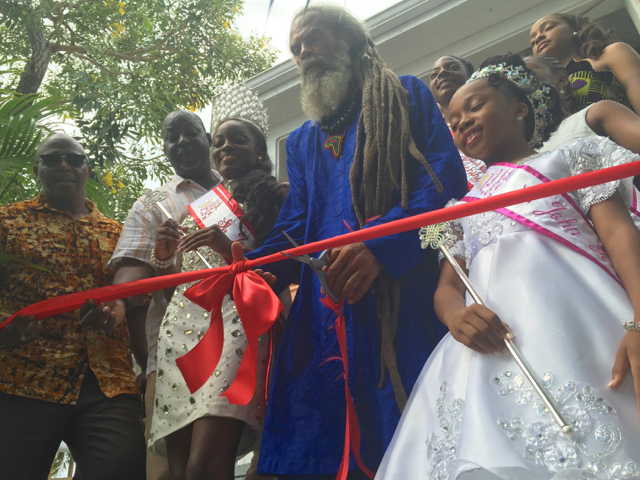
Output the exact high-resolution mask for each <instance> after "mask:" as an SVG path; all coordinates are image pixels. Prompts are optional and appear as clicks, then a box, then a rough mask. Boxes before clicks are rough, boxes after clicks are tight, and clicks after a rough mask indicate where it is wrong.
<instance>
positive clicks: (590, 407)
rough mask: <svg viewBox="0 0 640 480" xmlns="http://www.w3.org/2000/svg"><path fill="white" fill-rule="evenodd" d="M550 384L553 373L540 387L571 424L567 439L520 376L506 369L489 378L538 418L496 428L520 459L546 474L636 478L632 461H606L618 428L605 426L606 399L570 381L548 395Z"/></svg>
mask: <svg viewBox="0 0 640 480" xmlns="http://www.w3.org/2000/svg"><path fill="white" fill-rule="evenodd" d="M553 380H554V379H553V374H552V373H546V374H545V375H543V377H542V384H543V385H544V387H545V388H546V390H547V391H548V392H549V394H550V395H551V397H552V398H553V399H554V400H555V403H556V405H558V406H559V407H560V410H561V411H562V413H563V415H564V416H565V418H566V419H567V420H568V421H569V423H571V426H572V427H573V429H574V433H573V434H572V435H571V436H565V435H563V434H562V432H561V431H560V428H559V427H558V425H557V424H556V423H555V422H554V421H553V418H552V417H551V414H550V412H549V410H548V409H547V408H546V406H545V405H544V403H543V402H542V400H540V399H539V398H537V397H536V396H535V395H534V393H533V388H532V387H530V386H528V385H526V384H525V382H524V380H523V378H522V377H521V376H520V375H517V374H512V373H511V372H509V371H507V372H503V373H500V374H499V375H497V376H496V377H494V378H492V379H491V382H492V383H493V384H494V385H496V386H498V387H499V388H500V390H499V391H498V392H497V393H498V395H500V396H503V397H504V396H510V395H514V394H515V396H514V399H515V402H516V404H517V405H519V406H521V407H525V406H526V405H529V404H531V407H532V408H533V410H534V411H535V412H536V414H537V415H538V416H539V417H540V419H539V420H537V421H534V422H531V423H528V424H527V423H525V422H524V421H523V420H522V419H521V418H520V417H513V418H512V419H511V421H508V420H505V419H500V420H498V425H499V426H500V428H502V429H503V430H505V431H506V432H507V434H508V436H509V438H510V439H511V440H512V441H513V442H515V443H517V444H518V445H519V448H522V452H523V456H524V458H526V459H527V460H529V461H530V462H532V463H535V464H536V465H539V466H541V467H545V468H546V469H547V470H548V471H550V472H561V471H563V470H566V469H576V470H579V471H581V472H583V473H584V475H583V477H584V478H592V479H602V480H621V479H626V478H631V477H634V476H636V475H638V474H639V473H640V472H638V470H637V466H636V464H635V463H634V462H633V461H631V460H628V461H626V462H624V463H620V462H611V456H612V455H613V454H614V453H615V452H616V451H617V449H618V446H619V445H620V443H621V441H622V432H621V431H620V428H618V426H617V425H615V424H614V423H609V422H610V421H611V420H612V418H611V416H615V415H616V411H615V410H614V409H613V408H612V407H611V406H610V405H608V404H607V402H606V400H604V399H603V398H601V397H596V396H595V395H594V394H593V393H594V389H593V388H592V387H591V386H588V385H587V386H584V387H583V388H582V389H580V388H579V387H578V385H577V384H576V383H575V382H571V381H569V382H565V383H564V384H562V385H561V386H560V387H559V388H558V389H557V391H556V392H552V391H551V387H552V385H553ZM534 397H535V400H534V401H533V402H531V400H532V399H533V398H534ZM610 419H611V420H610Z"/></svg>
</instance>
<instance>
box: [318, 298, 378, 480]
mask: <svg viewBox="0 0 640 480" xmlns="http://www.w3.org/2000/svg"><path fill="white" fill-rule="evenodd" d="M320 301H321V302H322V304H323V305H324V306H325V307H327V308H329V309H331V310H333V313H335V314H336V315H337V318H336V322H335V328H336V335H337V336H338V345H339V346H340V356H341V357H342V363H343V364H344V396H345V399H346V402H347V421H346V427H345V435H344V450H343V451H342V462H341V463H340V469H339V470H338V476H337V477H336V480H346V479H347V475H348V474H349V451H350V449H351V451H353V457H354V458H355V459H356V463H357V464H358V467H360V470H362V471H363V472H364V474H365V475H366V476H367V477H369V478H373V477H375V474H374V473H373V472H372V471H371V470H369V469H368V468H367V467H365V466H364V464H363V463H362V459H361V458H360V425H359V424H358V415H357V414H356V407H355V405H354V404H353V397H352V396H351V389H350V388H349V357H347V329H346V326H345V321H344V315H343V314H342V302H339V303H335V302H334V301H333V300H331V299H330V298H329V297H323V298H321V299H320Z"/></svg>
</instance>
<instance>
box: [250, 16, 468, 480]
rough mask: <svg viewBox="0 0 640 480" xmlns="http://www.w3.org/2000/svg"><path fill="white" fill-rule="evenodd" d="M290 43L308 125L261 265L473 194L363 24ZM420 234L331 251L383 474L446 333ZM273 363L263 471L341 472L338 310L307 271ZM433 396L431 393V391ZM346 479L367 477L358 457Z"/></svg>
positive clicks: (414, 84)
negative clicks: (299, 246) (407, 407)
mask: <svg viewBox="0 0 640 480" xmlns="http://www.w3.org/2000/svg"><path fill="white" fill-rule="evenodd" d="M290 48H291V52H292V54H293V56H294V59H295V61H296V63H297V64H298V66H299V68H300V70H301V74H302V92H301V100H302V108H303V110H304V111H305V113H307V115H308V116H309V117H311V121H309V122H307V123H305V124H304V125H303V126H302V127H300V128H299V129H297V130H295V131H294V132H293V133H292V134H291V135H290V136H289V139H288V141H287V167H288V171H289V181H290V184H291V189H290V192H289V195H288V197H287V200H286V202H285V204H284V206H283V208H282V210H281V212H280V216H279V217H278V220H277V222H276V225H275V227H274V229H273V230H272V233H271V236H270V238H269V239H267V241H266V243H265V246H264V247H262V248H260V249H258V250H256V251H255V252H253V253H252V254H250V255H248V256H249V257H251V258H256V257H260V256H263V255H265V254H267V253H271V252H274V251H278V250H283V249H285V248H287V247H289V246H290V244H289V243H288V241H287V239H286V238H285V237H284V236H283V234H282V231H286V232H287V233H289V234H290V235H291V236H292V237H293V238H294V239H295V240H297V241H298V242H299V243H309V242H312V241H317V240H321V239H324V238H329V237H333V236H335V235H339V234H343V233H346V232H347V231H348V230H350V229H360V228H367V227H370V226H372V225H379V224H382V223H386V222H390V221H392V220H396V219H399V218H404V217H407V216H410V215H415V214H418V213H423V212H425V211H429V210H434V209H438V208H441V207H443V206H444V204H445V203H446V202H447V201H448V200H449V199H451V198H453V197H456V198H457V197H459V196H463V195H464V194H465V192H466V180H465V174H464V169H463V167H462V163H461V161H460V157H459V155H458V151H457V149H456V148H455V146H454V145H453V142H452V140H451V134H450V133H449V131H448V129H447V126H446V125H445V123H444V121H443V120H442V115H440V113H439V111H438V107H437V105H436V103H435V101H434V100H433V97H432V95H431V92H430V91H429V90H428V88H427V87H426V86H425V85H424V83H422V82H421V81H420V80H418V79H417V78H415V77H402V78H400V79H399V78H398V77H397V76H395V75H394V74H393V72H391V71H390V70H389V69H388V68H387V67H386V65H385V64H384V62H383V60H382V59H381V58H380V56H379V54H378V52H377V50H376V47H375V46H374V44H373V42H372V40H371V37H370V36H369V34H368V32H367V30H366V27H365V26H364V25H363V24H362V23H361V22H359V21H358V20H356V19H355V18H354V17H353V16H352V15H350V14H349V13H348V12H346V11H345V10H344V9H342V8H339V7H329V6H310V7H309V8H308V9H307V10H306V12H304V13H302V12H301V13H299V14H298V15H296V16H295V17H294V20H293V23H292V28H291V36H290ZM436 257H437V256H436V253H435V252H432V251H426V250H422V249H421V248H420V243H419V239H418V235H417V233H416V232H415V231H413V232H407V233H404V234H398V235H391V236H388V237H385V238H380V239H376V240H370V241H366V242H364V243H359V244H354V245H349V246H346V247H341V248H336V249H334V250H333V251H332V253H331V256H330V259H331V261H332V265H331V267H330V268H329V270H328V274H327V282H328V285H329V288H330V289H331V291H332V292H333V293H335V294H336V295H339V296H340V297H341V298H342V299H344V316H345V321H346V330H347V344H348V362H349V365H348V366H349V372H350V375H349V386H350V389H351V394H352V396H353V399H354V403H355V408H356V413H357V417H358V422H359V425H360V440H361V449H360V450H361V452H360V453H361V456H362V460H363V462H364V464H365V466H367V467H368V468H369V469H372V470H375V468H376V467H377V466H378V464H379V463H380V460H381V459H382V455H383V453H384V451H385V449H386V447H387V446H388V443H389V441H390V440H391V437H392V435H393V432H394V430H395V427H396V425H397V423H398V420H399V419H400V413H401V409H402V408H403V407H404V404H405V402H406V400H407V395H408V394H409V393H410V391H411V388H412V387H413V384H414V382H415V380H416V378H417V376H418V374H419V372H420V370H421V368H422V366H423V365H424V362H425V361H426V359H427V357H428V355H429V353H430V352H431V350H432V349H433V347H434V346H435V345H436V343H437V342H438V340H439V339H440V337H441V335H443V334H444V333H445V329H444V327H443V326H442V325H441V324H440V322H439V321H438V320H437V318H436V316H435V313H434V312H433V306H432V300H433V294H434V292H435V289H436V286H437V281H438V274H439V269H438V265H437V258H436ZM267 270H268V271H269V272H271V273H273V274H275V275H276V276H277V278H278V280H277V283H276V286H275V288H276V290H281V289H283V288H284V287H285V286H287V285H288V284H290V283H292V282H295V281H297V280H298V279H297V278H296V276H298V275H300V273H299V270H297V263H296V262H293V261H292V260H289V261H285V262H279V263H276V264H272V265H268V266H267ZM299 282H300V288H299V290H298V294H297V298H296V301H295V303H294V305H293V307H292V310H291V313H290V315H289V318H288V320H287V323H286V325H285V332H284V335H283V340H282V344H281V347H280V352H279V355H278V358H277V360H276V362H275V366H274V369H275V370H274V376H273V380H272V387H271V395H270V398H269V404H268V407H267V418H266V423H265V430H264V436H263V443H262V453H261V457H260V464H259V472H264V473H269V474H276V475H280V476H285V477H286V478H287V479H297V478H301V479H302V478H304V479H314V480H315V479H318V480H319V479H325V478H329V479H330V478H332V477H335V473H336V472H337V471H338V468H339V466H340V462H341V459H342V452H343V447H344V441H345V415H346V401H345V390H344V383H343V380H342V378H343V377H342V376H341V375H342V374H343V373H344V368H343V365H342V364H341V362H339V361H335V357H336V356H339V349H338V340H337V338H336V332H335V330H332V329H331V328H330V327H331V326H332V324H333V319H334V318H335V315H334V314H333V312H332V311H331V310H330V309H328V308H326V307H325V306H323V305H321V303H320V298H321V296H322V294H321V291H320V283H319V281H318V278H317V276H316V275H315V274H314V273H313V271H312V270H311V269H310V268H308V267H307V266H306V265H305V266H303V267H302V273H301V275H300V277H299ZM434 388H437V387H434ZM352 468H354V469H355V470H354V471H352V472H351V473H350V475H349V478H358V479H359V478H366V477H364V474H363V473H362V472H361V471H358V470H357V467H356V463H355V462H353V461H352Z"/></svg>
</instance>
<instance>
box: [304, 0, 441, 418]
mask: <svg viewBox="0 0 640 480" xmlns="http://www.w3.org/2000/svg"><path fill="white" fill-rule="evenodd" d="M310 13H314V14H316V15H317V16H316V18H318V19H319V20H320V21H321V22H322V24H323V25H325V26H327V27H328V28H330V29H331V30H332V31H333V32H334V34H336V35H337V36H343V37H348V38H350V39H351V47H350V49H349V56H350V57H351V59H352V62H353V68H354V75H355V80H356V82H357V84H358V87H359V88H360V90H361V91H362V112H361V114H360V118H359V120H358V128H357V135H356V151H355V155H354V159H353V165H352V167H351V172H350V174H349V180H350V183H351V192H352V203H353V207H354V209H355V212H356V216H357V219H358V223H359V224H360V227H362V226H363V225H364V224H365V221H366V220H367V219H369V218H372V217H374V216H377V215H380V216H382V215H385V214H386V213H387V212H388V211H389V210H391V209H392V208H393V207H394V205H395V203H396V201H397V200H396V192H397V191H400V193H401V197H400V198H401V204H402V207H403V208H407V204H408V201H409V195H410V193H411V191H410V187H411V183H412V182H411V181H410V179H412V178H414V176H415V172H416V170H417V168H418V165H419V164H422V165H423V166H424V168H426V170H427V172H428V173H429V175H430V176H431V179H432V180H433V182H434V184H435V185H436V187H437V189H438V193H441V192H442V184H441V183H440V181H439V180H438V178H437V177H436V175H435V173H434V172H433V170H432V169H431V166H430V165H429V162H427V160H426V159H425V158H424V156H423V155H422V153H421V152H420V150H418V148H417V147H416V144H415V142H414V140H413V137H412V135H411V123H410V106H409V99H408V93H407V91H406V90H405V88H404V87H403V86H402V83H401V82H400V80H399V79H398V77H397V76H396V75H395V74H394V73H393V72H392V71H391V70H389V68H387V66H386V64H385V63H384V60H382V57H380V55H379V53H378V51H377V49H376V47H375V45H374V43H373V41H372V40H371V37H370V35H369V32H368V30H367V28H366V27H365V25H364V24H363V23H361V22H360V21H358V20H357V19H356V18H355V17H353V16H352V15H351V14H350V13H348V12H347V11H346V10H344V9H343V8H341V7H336V6H329V5H313V6H309V7H308V8H307V9H306V11H303V12H300V13H299V14H298V15H297V16H296V17H295V18H294V20H293V23H294V25H295V24H296V20H298V19H299V18H300V17H302V16H304V15H308V14H310ZM314 16H315V15H314ZM302 21H303V22H304V19H303V20H302ZM372 291H373V292H374V293H375V297H376V310H377V315H378V317H379V318H380V320H381V324H382V345H381V378H380V385H379V387H380V388H382V387H383V386H384V384H385V383H386V373H387V371H388V372H389V374H390V377H391V381H392V383H393V387H394V392H395V396H396V401H397V403H398V405H399V407H400V409H401V410H402V409H403V408H404V405H405V404H406V402H407V395H406V392H405V391H404V388H403V386H402V383H401V381H400V375H399V372H398V368H397V364H396V356H395V351H394V349H393V339H394V337H395V333H396V330H397V326H398V312H399V307H400V283H399V281H398V280H395V279H393V278H392V277H391V276H390V275H389V274H388V273H387V272H384V271H383V272H381V274H380V275H379V276H378V278H377V279H376V281H375V282H374V284H373V286H372Z"/></svg>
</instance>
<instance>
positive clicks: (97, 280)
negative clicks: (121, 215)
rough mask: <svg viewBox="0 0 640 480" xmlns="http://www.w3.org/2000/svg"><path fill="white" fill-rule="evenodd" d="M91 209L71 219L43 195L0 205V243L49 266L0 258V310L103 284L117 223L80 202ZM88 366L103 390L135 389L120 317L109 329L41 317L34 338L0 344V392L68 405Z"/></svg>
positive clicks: (71, 318) (109, 276) (69, 318)
mask: <svg viewBox="0 0 640 480" xmlns="http://www.w3.org/2000/svg"><path fill="white" fill-rule="evenodd" d="M86 206H87V207H88V208H89V209H90V210H91V213H90V214H88V215H85V216H84V217H82V218H79V219H77V220H74V219H73V218H72V217H71V216H69V215H68V214H66V213H64V212H61V211H59V210H56V209H55V208H53V207H52V206H51V205H50V204H49V203H48V202H47V201H46V199H45V198H44V195H42V194H41V195H39V196H38V197H36V198H34V199H32V200H28V201H25V202H19V203H14V204H11V205H5V206H2V207H0V250H3V251H5V252H7V253H9V254H11V255H15V256H18V257H21V258H23V259H25V260H27V261H29V262H31V263H33V264H37V265H40V266H42V267H44V268H46V269H48V270H50V272H51V273H48V272H44V271H42V270H37V269H34V268H33V267H31V266H27V265H23V264H21V263H16V262H3V263H0V291H2V297H1V298H0V311H1V312H2V313H5V314H12V313H14V312H16V311H17V310H19V309H21V308H23V307H26V306H27V305H30V304H32V303H36V302H38V301H41V300H45V299H48V298H52V297H57V296H60V295H65V294H68V293H73V292H78V291H83V290H89V289H91V288H97V287H102V286H106V285H110V284H111V282H112V280H113V273H112V272H111V271H110V270H109V269H108V268H107V262H108V261H109V259H110V258H111V254H112V253H113V250H114V248H115V246H116V243H117V241H118V237H119V235H120V230H121V228H122V227H121V225H120V224H119V223H118V222H116V221H114V220H111V219H109V218H107V217H105V216H104V215H102V214H101V213H100V212H99V211H98V209H97V208H96V206H95V205H94V204H93V203H92V202H89V201H86ZM87 366H91V369H92V370H93V371H94V373H95V375H96V377H97V378H98V382H99V384H100V388H101V390H102V391H103V392H104V394H105V395H106V396H107V397H114V396H115V395H118V394H121V393H138V387H137V386H136V382H135V376H134V374H133V370H132V365H131V351H130V342H129V334H128V331H127V328H126V326H125V325H124V324H122V325H119V326H118V327H117V328H116V329H115V330H114V332H113V333H111V334H106V333H105V332H104V331H96V330H92V329H88V328H86V327H82V326H81V325H80V319H79V317H78V312H70V313H67V314H63V315H56V316H55V317H51V318H46V319H43V320H42V330H41V332H40V337H39V338H38V339H37V340H35V341H33V342H31V343H28V344H26V345H23V346H21V347H19V348H14V349H10V348H7V347H1V346H0V391H3V392H5V393H9V394H13V395H20V396H24V397H29V398H35V399H38V400H45V401H49V402H57V403H70V404H74V403H75V402H76V400H77V398H78V394H79V391H80V385H81V383H82V380H83V378H84V374H85V372H86V370H87Z"/></svg>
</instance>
